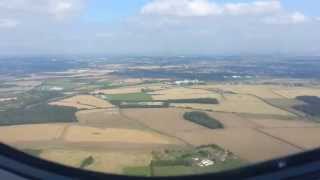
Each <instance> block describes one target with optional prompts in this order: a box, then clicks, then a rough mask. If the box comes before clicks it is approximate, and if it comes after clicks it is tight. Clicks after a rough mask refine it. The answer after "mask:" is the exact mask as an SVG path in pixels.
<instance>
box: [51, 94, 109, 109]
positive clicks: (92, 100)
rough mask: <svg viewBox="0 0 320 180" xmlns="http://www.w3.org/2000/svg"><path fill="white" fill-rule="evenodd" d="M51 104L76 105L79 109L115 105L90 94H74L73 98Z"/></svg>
mask: <svg viewBox="0 0 320 180" xmlns="http://www.w3.org/2000/svg"><path fill="white" fill-rule="evenodd" d="M49 104H50V105H55V106H66V107H75V108H77V109H96V108H112V107H113V105H112V104H111V103H109V102H108V101H105V100H102V99H99V98H97V97H94V96H90V95H78V96H73V97H71V98H67V99H63V100H60V101H56V102H51V103H49Z"/></svg>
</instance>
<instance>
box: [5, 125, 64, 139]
mask: <svg viewBox="0 0 320 180" xmlns="http://www.w3.org/2000/svg"><path fill="white" fill-rule="evenodd" d="M64 127H65V124H41V125H18V126H4V127H0V141H1V142H5V143H9V144H11V143H16V142H19V141H29V142H32V141H51V140H54V139H57V138H59V137H60V135H61V134H62V132H63V130H64Z"/></svg>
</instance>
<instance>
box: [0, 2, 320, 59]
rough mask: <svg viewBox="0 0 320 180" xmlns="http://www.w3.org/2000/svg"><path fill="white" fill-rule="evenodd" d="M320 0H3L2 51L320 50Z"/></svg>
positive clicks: (317, 52)
mask: <svg viewBox="0 0 320 180" xmlns="http://www.w3.org/2000/svg"><path fill="white" fill-rule="evenodd" d="M319 7H320V1H319V0H305V1H303V0H279V1H277V0H46V1H41V3H39V0H23V1H21V0H1V1H0V39H1V41H0V54H16V53H20V54H77V53H90V54H94V53H99V54H141V55H144V54H146V55H150V54H151V55H152V54H157V55H170V54H172V55H177V54H178V55H181V54H182V55H184V54H241V53H263V54H266V53H270V54H272V53H283V54H308V55H310V54H315V55H320V47H319V44H320V35H319V32H320V11H319Z"/></svg>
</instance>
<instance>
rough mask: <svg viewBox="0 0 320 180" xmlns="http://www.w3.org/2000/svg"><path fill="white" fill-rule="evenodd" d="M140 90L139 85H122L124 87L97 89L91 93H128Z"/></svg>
mask: <svg viewBox="0 0 320 180" xmlns="http://www.w3.org/2000/svg"><path fill="white" fill-rule="evenodd" d="M139 92H141V88H140V87H124V88H116V89H105V90H97V91H94V92H93V93H95V94H128V93H139Z"/></svg>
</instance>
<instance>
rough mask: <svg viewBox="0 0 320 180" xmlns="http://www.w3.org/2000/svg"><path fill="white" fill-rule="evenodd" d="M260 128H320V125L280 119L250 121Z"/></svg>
mask: <svg viewBox="0 0 320 180" xmlns="http://www.w3.org/2000/svg"><path fill="white" fill-rule="evenodd" d="M248 121H250V122H252V123H255V124H256V125H257V126H258V127H260V128H307V129H308V128H310V127H319V128H320V124H319V123H315V122H312V121H302V120H278V119H250V120H248Z"/></svg>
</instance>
